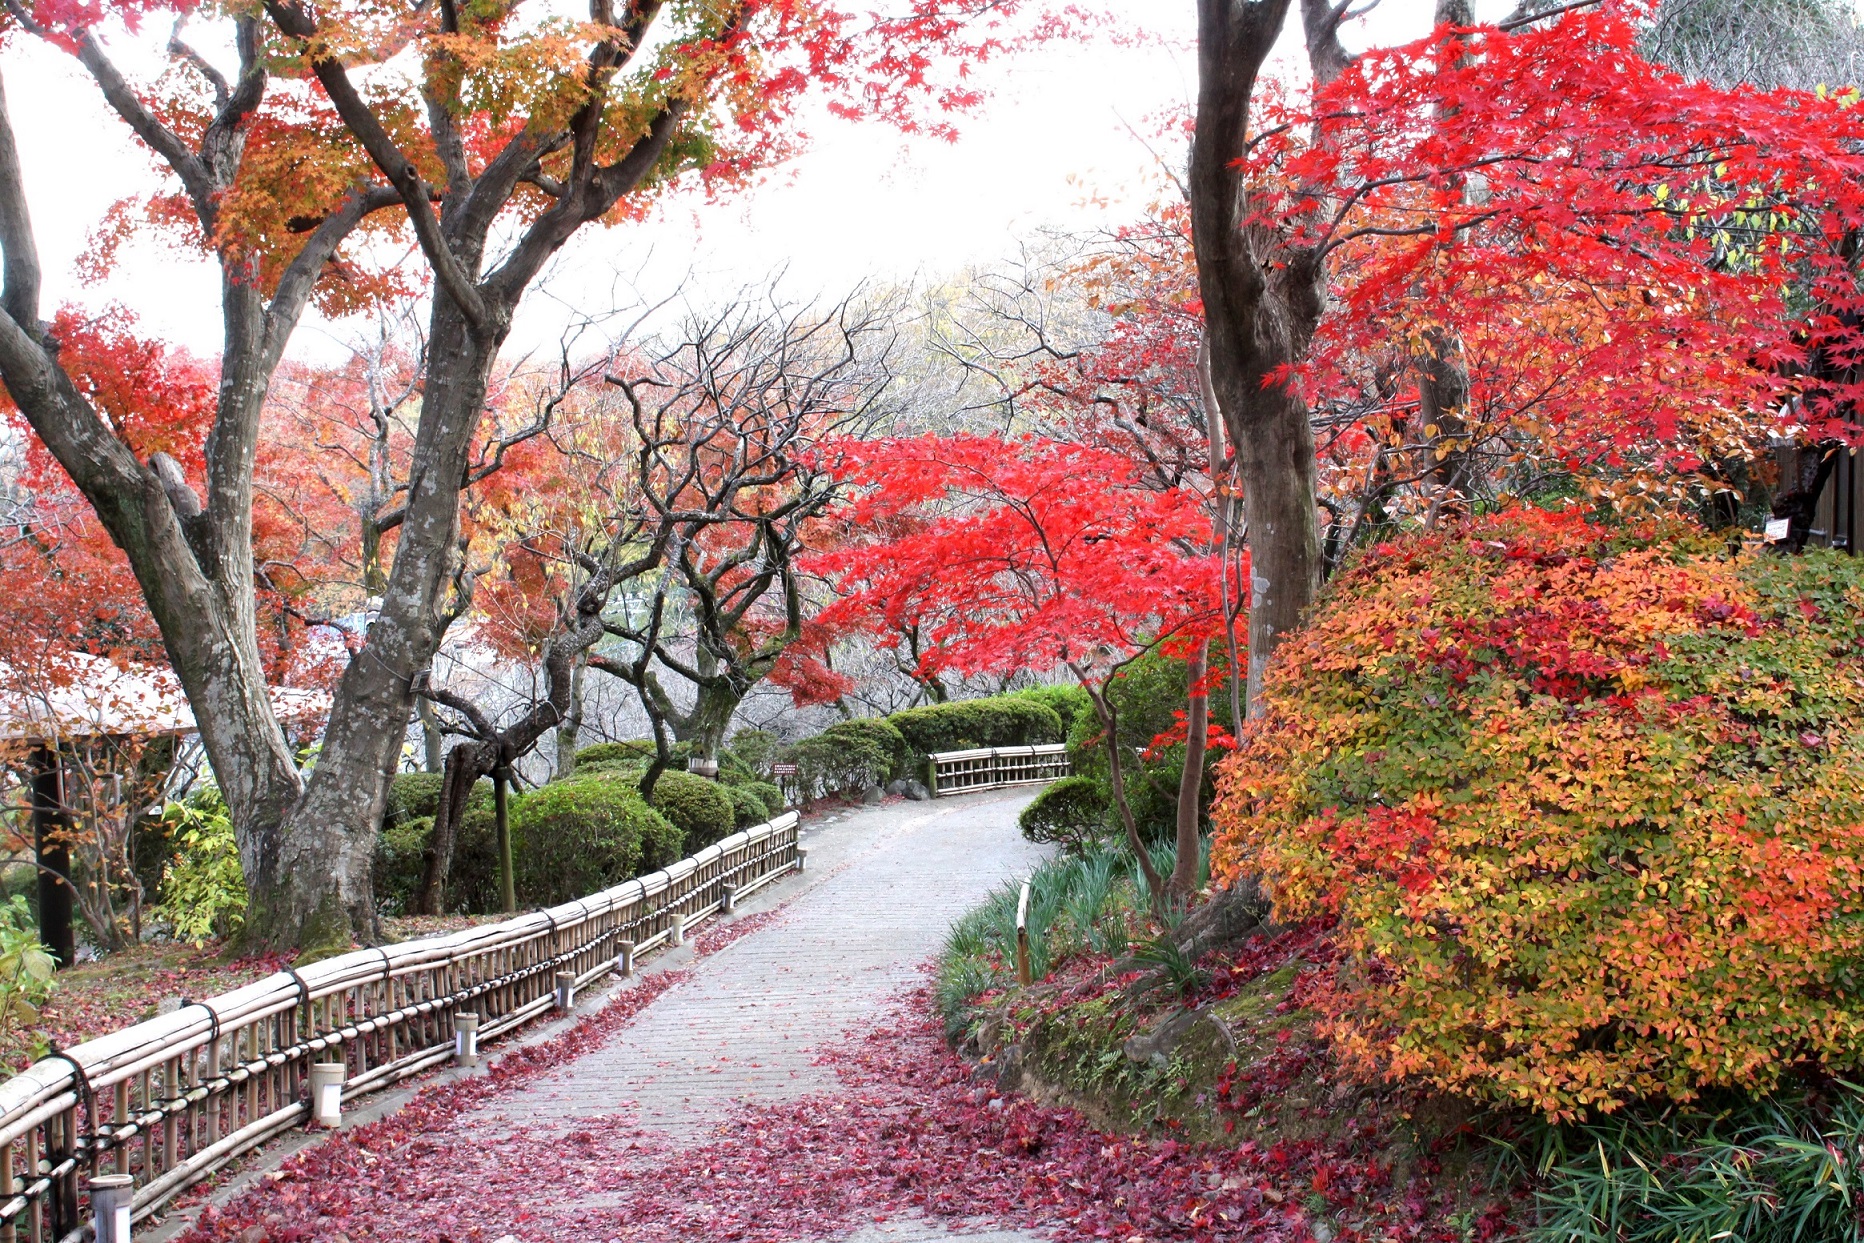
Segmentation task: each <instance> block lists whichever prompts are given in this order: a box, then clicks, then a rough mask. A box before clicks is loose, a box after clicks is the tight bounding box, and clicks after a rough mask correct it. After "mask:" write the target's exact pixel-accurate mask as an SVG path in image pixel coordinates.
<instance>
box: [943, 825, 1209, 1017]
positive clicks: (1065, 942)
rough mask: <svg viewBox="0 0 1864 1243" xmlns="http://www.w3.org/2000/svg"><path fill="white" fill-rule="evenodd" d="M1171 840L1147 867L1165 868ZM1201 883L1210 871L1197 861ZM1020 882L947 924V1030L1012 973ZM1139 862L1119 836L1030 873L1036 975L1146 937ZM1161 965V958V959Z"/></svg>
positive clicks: (1154, 850)
mask: <svg viewBox="0 0 1864 1243" xmlns="http://www.w3.org/2000/svg"><path fill="white" fill-rule="evenodd" d="M1173 858H1174V855H1173V851H1172V848H1171V846H1170V845H1162V846H1154V847H1153V848H1152V860H1153V866H1154V867H1156V868H1158V869H1159V872H1160V874H1161V875H1168V874H1169V873H1170V872H1171V868H1172V861H1173ZM1199 872H1200V875H1199V883H1200V884H1201V883H1203V880H1204V877H1205V875H1206V874H1207V872H1208V861H1207V860H1200V868H1199ZM1021 892H1022V883H1021V882H1020V881H1012V882H1010V883H1009V884H1006V885H1003V886H1001V887H1000V888H998V889H996V890H993V891H992V892H991V893H990V895H989V896H988V897H986V898H985V899H984V901H983V902H982V903H981V904H979V905H978V906H976V907H973V908H972V909H971V910H970V911H968V912H966V913H965V915H964V916H962V917H961V918H960V919H959V920H958V921H957V922H956V923H955V924H953V925H952V929H951V932H950V934H949V935H948V936H947V938H946V941H945V949H944V952H943V953H942V954H941V955H940V958H939V973H938V984H937V989H936V992H937V998H938V1005H939V1011H940V1013H941V1014H943V1015H944V1018H945V1023H946V1027H947V1029H948V1030H949V1031H950V1032H951V1034H952V1035H953V1036H957V1035H959V1034H961V1033H962V1032H963V1031H964V1030H965V1029H966V1027H967V1026H968V1025H969V1023H970V1021H971V1014H970V1011H971V1006H972V1003H973V1001H974V1000H975V999H976V998H977V997H978V996H979V995H980V994H982V993H985V992H988V991H990V990H991V989H993V988H1003V987H1006V986H1008V985H1011V984H1013V983H1014V982H1015V979H1016V904H1017V900H1018V898H1019V897H1020V895H1021ZM1155 931H1156V930H1155V929H1153V928H1152V927H1151V925H1150V922H1149V915H1148V913H1147V904H1146V888H1145V879H1144V875H1143V873H1142V872H1141V871H1140V868H1139V862H1138V860H1137V859H1135V858H1133V856H1132V854H1131V853H1130V852H1129V851H1128V850H1127V849H1126V847H1125V845H1124V844H1123V843H1119V842H1107V843H1102V844H1100V845H1097V846H1095V847H1092V848H1091V849H1089V850H1086V851H1084V852H1082V853H1080V854H1068V855H1059V856H1057V857H1055V858H1053V859H1050V860H1048V861H1047V862H1045V863H1043V864H1041V865H1040V866H1039V867H1037V868H1036V870H1035V871H1034V872H1033V873H1031V874H1030V877H1029V966H1030V972H1031V974H1032V975H1033V976H1034V977H1035V978H1036V979H1038V980H1039V979H1041V978H1042V977H1043V976H1045V975H1047V974H1048V973H1049V972H1050V971H1051V970H1053V969H1054V968H1055V967H1057V966H1060V965H1061V964H1062V963H1064V962H1066V961H1067V960H1068V959H1070V958H1074V957H1077V956H1079V955H1082V954H1088V955H1093V956H1095V957H1100V958H1112V957H1115V956H1118V955H1120V954H1125V953H1127V952H1128V951H1129V950H1130V949H1132V947H1133V945H1134V942H1135V941H1136V940H1138V941H1150V940H1152V935H1151V934H1152V933H1153V932H1155ZM1162 966H1163V964H1162Z"/></svg>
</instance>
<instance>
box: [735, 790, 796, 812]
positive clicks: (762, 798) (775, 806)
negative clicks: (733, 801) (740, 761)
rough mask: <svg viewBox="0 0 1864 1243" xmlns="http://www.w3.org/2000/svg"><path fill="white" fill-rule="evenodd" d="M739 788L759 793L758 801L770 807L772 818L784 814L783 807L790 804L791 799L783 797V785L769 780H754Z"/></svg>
mask: <svg viewBox="0 0 1864 1243" xmlns="http://www.w3.org/2000/svg"><path fill="white" fill-rule="evenodd" d="M739 788H740V789H744V790H749V791H750V792H751V793H753V794H755V795H757V798H758V801H759V802H761V803H763V805H764V806H765V807H766V808H768V809H769V811H770V818H771V819H774V818H776V817H777V816H780V815H782V814H783V809H784V808H786V807H788V806H789V801H788V800H787V799H785V798H784V797H783V787H782V786H778V785H773V784H771V783H770V782H768V781H754V782H752V783H751V784H750V785H748V786H740V787H739Z"/></svg>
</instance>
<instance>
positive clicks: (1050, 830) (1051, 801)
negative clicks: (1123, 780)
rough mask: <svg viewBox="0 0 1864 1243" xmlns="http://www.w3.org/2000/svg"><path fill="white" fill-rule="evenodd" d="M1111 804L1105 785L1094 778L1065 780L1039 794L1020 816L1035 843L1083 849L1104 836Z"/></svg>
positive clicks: (1028, 834) (1019, 823) (1024, 834)
mask: <svg viewBox="0 0 1864 1243" xmlns="http://www.w3.org/2000/svg"><path fill="white" fill-rule="evenodd" d="M1110 807H1111V801H1110V798H1109V796H1108V794H1107V789H1106V787H1105V786H1103V785H1101V784H1100V782H1098V781H1096V780H1094V779H1093V778H1092V777H1063V778H1062V779H1061V780H1060V781H1057V782H1054V783H1053V784H1051V785H1049V786H1048V787H1047V788H1046V789H1044V790H1043V791H1042V793H1040V794H1038V795H1036V797H1035V801H1034V802H1032V803H1030V804H1029V806H1027V807H1025V808H1023V814H1022V815H1021V816H1019V817H1017V821H1016V822H1017V824H1018V825H1020V826H1021V827H1022V830H1023V836H1024V837H1026V838H1028V839H1029V840H1030V841H1032V842H1058V843H1060V844H1061V845H1063V846H1066V847H1068V848H1069V849H1070V850H1080V849H1082V848H1083V847H1085V846H1086V845H1087V844H1088V843H1090V842H1093V841H1096V840H1098V839H1099V838H1100V837H1102V836H1104V835H1105V833H1106V828H1107V812H1108V810H1109V809H1110Z"/></svg>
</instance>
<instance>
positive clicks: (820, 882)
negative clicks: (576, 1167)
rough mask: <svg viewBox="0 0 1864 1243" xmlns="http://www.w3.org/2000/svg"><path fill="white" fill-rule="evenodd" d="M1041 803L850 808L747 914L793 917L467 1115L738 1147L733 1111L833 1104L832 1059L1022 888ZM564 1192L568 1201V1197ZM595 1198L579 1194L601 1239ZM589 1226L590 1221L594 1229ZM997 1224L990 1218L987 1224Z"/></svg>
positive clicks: (878, 1231)
mask: <svg viewBox="0 0 1864 1243" xmlns="http://www.w3.org/2000/svg"><path fill="white" fill-rule="evenodd" d="M1033 793H1034V792H1033V791H1031V790H1014V791H999V792H993V793H988V794H977V795H963V796H959V797H956V798H952V799H941V800H938V801H937V802H933V803H906V804H903V805H887V806H883V807H878V808H872V809H864V810H860V811H855V812H851V813H846V814H844V815H843V816H841V817H839V818H838V819H836V820H835V821H833V822H830V823H825V824H822V825H819V826H815V827H812V828H810V829H807V830H805V832H804V836H803V842H804V845H805V846H806V847H807V848H808V849H809V868H808V871H807V872H805V873H804V874H803V876H802V877H800V878H796V879H795V880H792V881H790V882H786V883H782V884H779V885H777V886H773V887H772V890H771V891H769V893H768V896H767V897H766V896H764V895H760V899H761V900H760V901H757V902H752V903H747V904H746V908H745V911H744V913H743V914H742V915H741V916H740V918H744V917H749V916H752V915H754V914H755V913H756V912H757V911H758V910H759V909H760V908H770V907H775V906H777V905H778V904H781V911H780V913H779V914H778V915H777V916H776V918H775V920H774V922H773V923H771V924H769V925H768V926H765V927H760V928H758V929H757V930H756V931H753V932H750V933H748V934H747V935H745V936H744V937H742V938H741V939H739V940H737V941H735V942H733V943H732V944H730V945H728V946H727V947H725V948H724V949H722V950H719V951H718V952H716V953H712V954H709V955H706V956H705V957H703V958H700V959H699V960H698V961H697V962H696V963H695V964H694V965H693V967H692V974H691V976H690V978H688V979H686V980H685V981H683V982H682V983H679V984H677V985H675V986H674V987H672V988H670V989H668V990H667V991H666V992H665V993H664V994H662V995H661V996H660V997H658V998H657V999H656V1000H655V1001H654V1002H653V1003H652V1004H651V1005H649V1006H648V1007H647V1008H646V1009H645V1010H643V1011H642V1012H641V1014H640V1015H639V1016H638V1017H637V1018H636V1019H635V1020H634V1021H633V1022H632V1023H631V1024H630V1025H629V1026H628V1027H626V1028H624V1029H623V1030H622V1031H621V1032H619V1033H618V1034H617V1035H616V1037H615V1038H614V1039H613V1040H611V1041H609V1042H608V1043H607V1044H606V1045H605V1046H604V1047H603V1048H600V1049H598V1050H596V1051H595V1052H593V1053H591V1054H589V1055H587V1056H584V1057H582V1058H580V1059H578V1060H577V1061H575V1062H572V1063H570V1064H568V1065H567V1066H565V1067H563V1068H561V1069H559V1070H557V1071H555V1072H553V1073H551V1074H548V1075H545V1076H543V1077H541V1078H539V1079H537V1080H536V1081H534V1082H532V1083H529V1084H527V1085H525V1086H524V1087H523V1088H521V1089H520V1090H518V1091H516V1092H513V1093H510V1094H504V1095H500V1096H499V1097H497V1098H495V1100H494V1101H493V1102H491V1103H490V1104H488V1106H487V1107H486V1108H485V1109H484V1110H483V1111H481V1113H480V1114H478V1115H468V1116H467V1117H465V1118H462V1119H460V1120H459V1123H458V1126H460V1127H462V1128H473V1129H479V1128H483V1131H481V1133H482V1134H486V1135H488V1137H495V1136H498V1135H500V1134H501V1133H502V1134H506V1135H511V1136H514V1137H515V1136H517V1135H519V1134H523V1135H524V1136H525V1137H526V1138H527V1139H528V1140H529V1141H530V1142H532V1143H535V1142H536V1141H537V1140H538V1139H539V1133H540V1131H541V1132H543V1133H545V1134H548V1133H550V1132H552V1131H555V1132H557V1133H559V1134H561V1135H564V1136H568V1135H570V1134H572V1133H574V1132H576V1131H579V1130H584V1129H587V1128H589V1126H590V1124H591V1121H592V1120H593V1119H595V1118H597V1117H602V1118H607V1119H609V1120H610V1123H609V1125H611V1126H620V1127H623V1128H631V1129H632V1130H633V1131H635V1132H637V1133H640V1134H643V1135H649V1134H653V1133H658V1135H659V1136H661V1137H667V1138H672V1139H674V1140H677V1141H680V1142H692V1141H696V1140H707V1139H713V1138H716V1137H722V1136H725V1135H727V1134H729V1115H730V1110H731V1107H732V1105H733V1104H734V1103H735V1102H739V1101H758V1102H769V1101H782V1100H793V1099H795V1098H798V1097H801V1096H805V1095H810V1094H814V1093H819V1092H829V1091H833V1090H834V1089H835V1088H836V1087H837V1085H838V1080H837V1078H836V1075H835V1072H834V1071H833V1070H832V1069H830V1068H828V1067H825V1066H821V1065H817V1064H816V1058H817V1055H818V1053H819V1052H820V1051H822V1050H823V1049H825V1048H827V1047H830V1046H832V1045H833V1044H835V1043H836V1042H837V1041H839V1040H840V1039H841V1038H842V1037H844V1036H846V1035H847V1034H849V1033H850V1032H852V1031H855V1030H857V1029H859V1028H860V1027H861V1026H862V1024H863V1023H864V1021H867V1020H871V1019H874V1018H877V1017H879V1016H880V1015H881V1014H882V1013H883V1011H884V1010H885V1009H886V1007H887V1006H888V1005H889V1003H890V1002H893V1001H895V1000H897V998H898V996H899V994H900V992H901V991H902V990H903V989H905V988H907V987H909V986H911V985H913V984H915V983H917V982H918V980H919V979H920V972H921V969H922V968H923V966H924V964H925V963H926V962H927V961H928V960H929V959H930V958H931V957H932V956H933V955H934V954H935V953H936V952H937V951H938V949H939V946H940V944H941V943H942V941H943V939H944V936H945V933H946V931H947V929H948V928H949V926H950V924H951V921H952V920H953V919H955V918H956V917H957V916H958V915H960V914H962V913H963V912H964V911H965V910H967V909H968V908H970V907H971V906H974V905H975V904H976V903H977V902H978V901H980V900H981V899H982V898H983V897H984V896H985V894H987V893H988V892H989V891H990V890H991V889H992V888H994V887H995V886H997V885H999V884H1002V883H1003V882H1004V881H1006V880H1009V879H1011V878H1013V877H1020V876H1024V875H1027V873H1028V872H1029V870H1030V869H1031V868H1032V867H1033V866H1034V865H1035V864H1036V863H1037V862H1038V861H1039V859H1040V858H1041V851H1040V849H1039V848H1037V847H1035V846H1032V845H1031V844H1029V843H1028V842H1027V841H1025V840H1024V839H1023V837H1022V835H1021V834H1020V833H1018V832H1017V829H1016V822H1015V818H1016V814H1017V813H1018V812H1019V811H1020V810H1021V809H1022V808H1023V806H1024V805H1026V804H1027V802H1028V801H1029V799H1030V798H1031V797H1032V796H1033ZM562 1193H563V1194H564V1195H565V1196H566V1197H568V1196H571V1195H572V1193H571V1192H570V1191H569V1189H568V1188H565V1189H562ZM602 1209H603V1204H602V1201H601V1199H600V1197H594V1198H586V1199H583V1200H580V1201H577V1200H575V1199H566V1200H565V1201H563V1202H560V1203H559V1204H558V1206H557V1208H556V1213H555V1216H556V1217H557V1219H558V1220H559V1221H563V1220H564V1219H565V1218H566V1217H583V1218H584V1222H585V1223H586V1225H587V1227H589V1233H588V1235H587V1237H590V1238H597V1239H599V1238H603V1237H605V1235H604V1232H603V1231H602V1229H601V1226H602V1224H603V1223H602V1217H603V1212H602ZM584 1214H586V1217H585V1216H584ZM977 1225H978V1227H979V1228H980V1229H981V1228H986V1227H987V1225H988V1223H977ZM1037 1237H1038V1236H1035V1235H1030V1234H1026V1233H1003V1232H993V1233H987V1234H976V1233H968V1234H965V1235H952V1234H948V1233H947V1232H946V1231H945V1230H944V1229H943V1228H941V1227H936V1226H932V1225H929V1224H926V1223H922V1222H919V1221H915V1220H896V1221H888V1222H876V1223H873V1224H872V1225H870V1226H867V1227H865V1228H863V1229H862V1230H861V1231H860V1232H859V1233H857V1234H854V1235H851V1236H844V1239H845V1240H846V1243H939V1241H941V1240H946V1239H960V1238H961V1239H963V1240H964V1243H1034V1240H1035V1239H1036V1238H1037Z"/></svg>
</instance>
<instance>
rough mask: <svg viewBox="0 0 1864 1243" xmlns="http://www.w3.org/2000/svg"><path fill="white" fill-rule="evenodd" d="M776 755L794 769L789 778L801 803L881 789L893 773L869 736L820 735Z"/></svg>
mask: <svg viewBox="0 0 1864 1243" xmlns="http://www.w3.org/2000/svg"><path fill="white" fill-rule="evenodd" d="M778 754H779V755H780V756H781V757H782V758H783V759H784V760H785V761H787V762H789V763H791V764H794V765H796V776H795V777H793V778H791V780H792V781H793V782H794V783H795V788H796V790H797V791H798V792H799V793H800V794H801V796H802V798H803V800H804V801H808V800H809V799H813V798H828V797H833V796H835V795H838V794H859V793H860V792H862V791H863V790H865V789H867V788H868V787H869V786H873V785H885V784H886V782H887V780H888V777H887V774H888V773H890V772H892V771H893V756H892V753H891V752H890V751H889V750H888V749H887V748H886V747H885V746H883V745H882V744H881V743H880V742H879V741H877V740H876V739H875V738H874V737H873V736H872V735H869V734H861V733H842V734H834V733H821V734H817V735H816V736H815V737H813V738H805V739H803V740H802V741H801V742H798V743H796V744H794V745H792V746H788V747H785V748H784V749H783V750H782V751H780V752H778Z"/></svg>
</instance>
